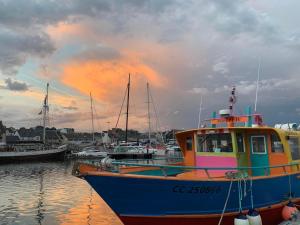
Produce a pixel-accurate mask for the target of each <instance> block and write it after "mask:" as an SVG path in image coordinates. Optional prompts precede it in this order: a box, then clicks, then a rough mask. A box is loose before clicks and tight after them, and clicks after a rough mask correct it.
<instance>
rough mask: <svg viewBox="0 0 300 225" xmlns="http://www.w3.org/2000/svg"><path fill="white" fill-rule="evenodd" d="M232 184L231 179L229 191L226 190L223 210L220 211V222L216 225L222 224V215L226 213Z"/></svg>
mask: <svg viewBox="0 0 300 225" xmlns="http://www.w3.org/2000/svg"><path fill="white" fill-rule="evenodd" d="M232 183H233V179H231V180H230V185H229V189H228V193H227V197H226V201H225V204H224V208H223V210H222V215H221V218H220V220H219V223H218V225H221V223H222V220H223V216H224V214H225V211H226V208H227V203H228V200H229V197H230V193H231V188H232Z"/></svg>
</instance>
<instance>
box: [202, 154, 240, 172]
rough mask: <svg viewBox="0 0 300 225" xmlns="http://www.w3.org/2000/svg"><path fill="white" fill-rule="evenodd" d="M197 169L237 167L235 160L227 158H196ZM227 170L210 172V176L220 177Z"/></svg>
mask: <svg viewBox="0 0 300 225" xmlns="http://www.w3.org/2000/svg"><path fill="white" fill-rule="evenodd" d="M196 165H197V166H198V167H233V168H234V167H237V159H236V158H235V157H228V156H197V157H196ZM227 171H228V170H210V171H209V173H210V175H213V176H222V175H224V173H225V172H227Z"/></svg>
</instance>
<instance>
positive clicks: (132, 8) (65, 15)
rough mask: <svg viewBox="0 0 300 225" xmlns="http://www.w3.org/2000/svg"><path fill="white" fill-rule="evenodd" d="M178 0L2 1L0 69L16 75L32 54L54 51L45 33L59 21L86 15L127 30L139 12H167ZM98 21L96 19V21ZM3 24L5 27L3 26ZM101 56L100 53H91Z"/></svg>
mask: <svg viewBox="0 0 300 225" xmlns="http://www.w3.org/2000/svg"><path fill="white" fill-rule="evenodd" d="M174 3H175V1H171V0H165V1H159V0H152V1H147V0H129V1H118V0H98V1H95V0H87V1H81V0H73V1H59V0H54V1H35V0H18V1H9V0H0V47H1V53H0V58H1V59H0V70H1V71H2V73H4V74H6V75H9V74H15V73H16V72H17V70H18V68H19V66H21V65H22V64H24V63H25V62H26V60H27V59H28V58H29V57H32V56H33V57H44V56H45V55H48V54H51V53H53V51H54V49H55V46H54V44H53V43H52V42H51V40H50V38H49V36H48V35H47V34H45V33H44V29H45V26H47V25H55V24H57V23H58V22H71V23H72V22H74V23H76V22H78V21H80V20H81V19H82V18H83V17H89V18H94V17H96V18H97V19H101V20H102V19H107V20H109V21H110V23H112V24H114V25H113V26H115V29H114V30H115V31H116V32H120V31H122V30H123V31H124V30H127V29H128V28H126V24H127V23H129V21H131V20H133V19H134V18H135V17H136V15H141V14H148V15H151V14H153V17H154V18H155V17H156V16H155V15H158V14H159V13H161V12H164V11H165V10H166V9H167V8H168V7H169V5H172V4H174ZM95 22H96V21H95ZM1 25H2V26H1ZM102 50H103V51H106V52H103V53H102V55H103V54H104V55H105V56H104V57H115V56H117V54H118V53H117V52H113V51H110V52H109V50H108V49H102ZM89 54H90V55H89V56H90V57H99V56H100V55H99V52H96V51H94V52H90V53H89Z"/></svg>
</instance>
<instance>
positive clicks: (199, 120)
mask: <svg viewBox="0 0 300 225" xmlns="http://www.w3.org/2000/svg"><path fill="white" fill-rule="evenodd" d="M202 104H203V96H202V95H201V99H200V107H199V117H198V129H199V128H200V126H201V113H202Z"/></svg>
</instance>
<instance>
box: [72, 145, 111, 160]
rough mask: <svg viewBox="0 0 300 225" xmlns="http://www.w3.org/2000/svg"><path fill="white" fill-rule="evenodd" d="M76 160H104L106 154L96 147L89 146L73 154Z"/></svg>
mask: <svg viewBox="0 0 300 225" xmlns="http://www.w3.org/2000/svg"><path fill="white" fill-rule="evenodd" d="M73 156H75V157H76V158H104V157H106V156H107V152H106V151H105V150H104V149H103V148H101V147H98V146H90V147H86V148H84V149H83V150H82V151H80V152H77V153H73Z"/></svg>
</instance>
